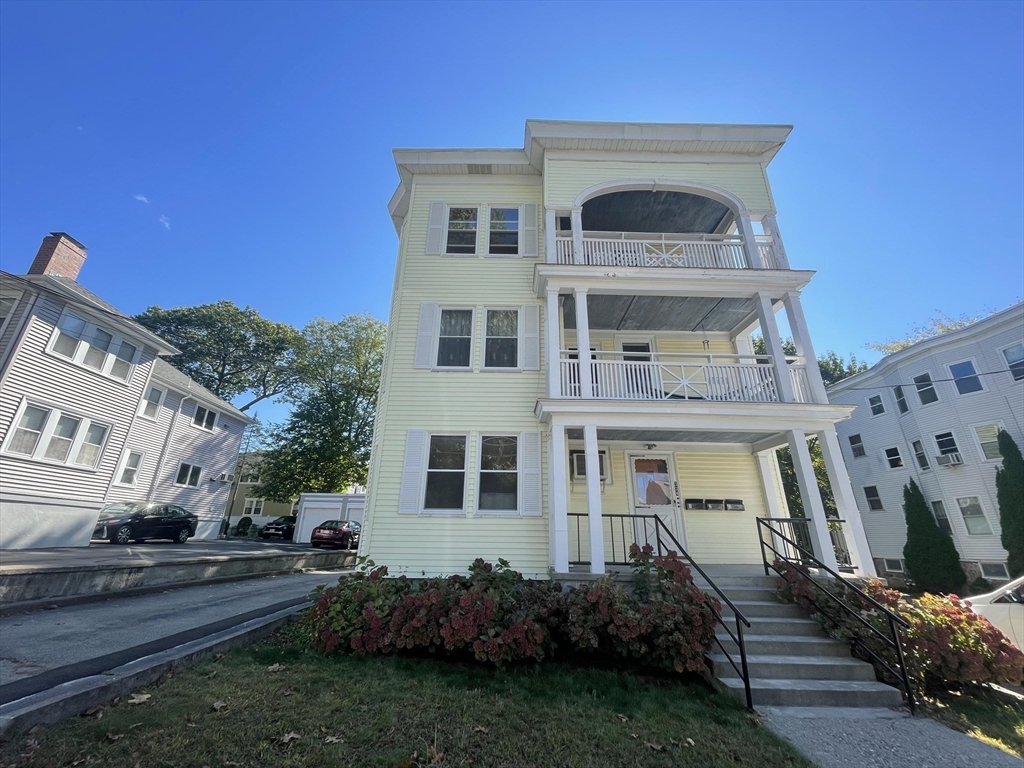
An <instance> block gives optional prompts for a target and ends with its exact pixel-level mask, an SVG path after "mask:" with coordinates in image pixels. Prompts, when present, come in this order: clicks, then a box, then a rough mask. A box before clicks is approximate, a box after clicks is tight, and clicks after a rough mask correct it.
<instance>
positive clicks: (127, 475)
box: [117, 451, 142, 486]
mask: <svg viewBox="0 0 1024 768" xmlns="http://www.w3.org/2000/svg"><path fill="white" fill-rule="evenodd" d="M141 468H142V454H141V453H140V452H139V451H128V455H127V456H126V457H125V460H124V465H123V466H122V467H121V474H120V475H119V477H118V479H117V483H118V485H131V486H134V485H135V483H136V482H137V481H138V479H139V470H140V469H141Z"/></svg>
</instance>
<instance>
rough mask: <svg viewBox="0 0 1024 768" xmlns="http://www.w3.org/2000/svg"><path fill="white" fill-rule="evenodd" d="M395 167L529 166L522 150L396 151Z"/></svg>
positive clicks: (413, 168)
mask: <svg viewBox="0 0 1024 768" xmlns="http://www.w3.org/2000/svg"><path fill="white" fill-rule="evenodd" d="M393 154H394V157H395V165H397V166H400V167H401V166H405V167H407V168H409V169H410V170H412V171H413V172H415V168H416V166H418V165H462V164H465V165H529V164H530V159H529V158H528V157H527V156H526V152H525V151H524V150H522V149H396V150H393Z"/></svg>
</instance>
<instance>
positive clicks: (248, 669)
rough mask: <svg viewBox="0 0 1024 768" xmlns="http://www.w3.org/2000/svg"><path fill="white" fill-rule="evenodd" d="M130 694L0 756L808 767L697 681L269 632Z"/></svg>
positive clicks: (176, 762) (519, 766)
mask: <svg viewBox="0 0 1024 768" xmlns="http://www.w3.org/2000/svg"><path fill="white" fill-rule="evenodd" d="M275 665H283V668H282V669H279V670H278V671H270V668H275V669H276V667H275ZM140 693H142V694H149V695H150V697H149V698H148V699H146V700H145V701H144V702H143V703H139V704H130V703H128V702H127V701H122V702H120V703H118V704H117V705H116V706H112V707H109V708H107V709H106V710H104V711H103V716H102V717H100V718H99V719H95V716H93V717H91V718H86V717H81V718H76V719H75V720H72V721H68V722H66V723H64V724H63V725H61V726H58V727H56V728H54V729H52V730H50V731H48V732H42V733H36V734H32V735H29V736H27V737H26V736H21V737H19V738H18V739H17V740H16V741H14V742H11V743H9V744H6V745H3V746H2V747H0V765H2V766H50V765H54V766H71V765H83V766H84V765H94V766H105V767H106V766H109V767H110V768H118V767H119V766H125V767H126V768H132V767H133V766H136V765H144V766H147V768H151V767H152V766H175V767H176V768H191V767H193V766H194V767H195V768H200V767H201V766H210V768H220V767H221V766H228V767H232V768H241V767H242V766H252V767H253V768H255V767H256V766H283V767H287V766H304V767H307V766H309V767H312V766H325V767H326V766H330V767H331V768H335V767H336V766H359V767H360V768H362V767H363V766H379V767H381V768H397V767H398V766H404V767H405V768H418V767H423V768H425V767H426V766H432V767H433V768H451V767H453V766H480V767H481V768H483V767H487V768H503V767H506V766H507V767H508V768H511V767H513V766H515V767H516V768H523V767H524V766H537V767H538V768H545V767H547V766H551V767H554V766H558V767H559V768H564V767H566V766H573V767H577V766H578V767H580V768H584V767H591V766H593V767H594V768H597V767H598V766H600V767H601V768H606V767H608V766H631V767H633V766H635V767H637V768H648V767H654V766H701V768H718V767H723V768H724V767H725V766H728V768H736V766H752V767H753V766H757V768H774V767H775V766H780V767H781V766H787V767H792V768H812V767H813V764H812V763H811V762H810V761H808V760H807V759H805V758H804V757H802V756H801V755H800V754H799V753H798V752H797V751H796V750H795V749H793V747H792V746H790V745H789V744H788V743H787V742H785V741H783V740H781V739H780V738H778V737H777V736H775V735H774V734H773V733H772V732H771V731H769V730H768V729H767V728H765V727H762V726H761V725H760V724H759V723H758V721H757V719H756V718H754V717H752V716H750V715H749V714H748V713H747V712H746V711H744V710H743V709H742V707H741V706H740V705H739V704H738V702H737V701H736V700H734V699H732V698H730V697H728V696H725V695H722V694H717V693H714V692H712V691H710V690H708V689H707V688H705V687H703V686H699V685H684V684H680V683H679V682H678V681H669V680H666V679H658V678H647V677H639V676H636V675H632V674H626V673H621V672H615V671H609V670H590V669H579V668H573V667H567V666H560V665H555V664H552V665H542V666H534V667H520V668H516V669H510V670H497V671H495V670H493V669H489V668H482V667H476V666H468V665H459V664H452V663H445V662H438V661H432V660H419V659H406V658H397V657H383V658H362V657H352V656H333V657H324V656H320V655H318V654H314V653H312V652H310V651H307V650H305V649H304V648H302V647H301V646H299V645H296V644H295V643H292V642H288V641H286V640H283V639H281V638H278V640H277V641H276V642H265V643H263V644H261V645H258V646H255V647H251V648H244V649H239V650H237V651H234V652H233V653H230V654H228V655H226V656H224V657H223V658H221V659H218V660H216V661H213V662H209V663H206V664H203V665H201V666H197V667H194V668H192V669H190V670H188V671H186V672H183V673H182V674H180V675H178V676H176V677H173V678H171V679H169V680H167V681H165V682H164V683H162V684H161V685H157V686H151V687H149V688H147V689H145V690H143V691H141V692H140ZM136 698H138V697H136ZM282 737H286V738H282ZM690 740H692V743H691V741H690ZM76 761H82V762H76Z"/></svg>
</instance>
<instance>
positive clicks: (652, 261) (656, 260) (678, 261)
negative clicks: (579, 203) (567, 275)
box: [555, 232, 779, 269]
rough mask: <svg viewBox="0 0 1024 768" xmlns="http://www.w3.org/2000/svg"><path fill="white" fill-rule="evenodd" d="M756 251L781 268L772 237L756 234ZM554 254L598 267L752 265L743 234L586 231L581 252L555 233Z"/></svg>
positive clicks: (561, 261) (560, 260)
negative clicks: (577, 252)
mask: <svg viewBox="0 0 1024 768" xmlns="http://www.w3.org/2000/svg"><path fill="white" fill-rule="evenodd" d="M757 251H758V254H759V256H760V258H761V262H762V263H763V264H764V266H765V268H768V269H778V268H779V267H778V261H777V259H776V256H775V248H774V246H773V245H772V242H771V238H770V237H768V236H767V235H760V236H757ZM555 258H556V259H557V262H558V263H559V264H586V265H589V266H599V267H690V268H698V269H706V268H712V269H747V268H749V267H750V263H749V261H748V259H747V254H746V248H745V247H744V244H743V237H742V236H741V235H704V234H682V235H677V234H645V233H636V232H585V233H584V234H583V253H582V254H576V253H575V252H574V248H573V239H572V237H565V236H564V235H563V236H557V237H555ZM757 267H758V268H760V267H761V265H760V264H758V265H757Z"/></svg>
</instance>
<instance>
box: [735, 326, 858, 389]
mask: <svg viewBox="0 0 1024 768" xmlns="http://www.w3.org/2000/svg"><path fill="white" fill-rule="evenodd" d="M753 342H754V354H755V355H767V354H768V349H767V347H766V345H765V343H764V337H763V336H760V335H759V336H754V337H753ZM782 351H783V352H785V353H786V354H787V355H796V344H795V343H794V342H793V339H783V340H782ZM867 369H868V364H867V363H862V362H860V361H858V360H857V356H856V355H854V354H851V355H850V359H849V360H846V359H844V358H842V357H840V356H839V355H837V354H836V353H835V352H834V351H833V350H831V349H830V350H828V351H826V352H825V354H823V355H818V370H819V371H821V380H822V381H823V382H825V386H826V387H828V386H831V385H832V384H835V383H836V382H837V381H840V380H842V379H845V378H847V377H849V376H853V375H854V374H856V373H863V372H864V371H866V370H867Z"/></svg>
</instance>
